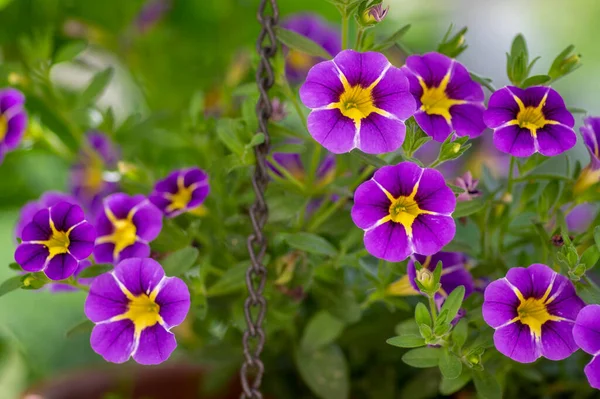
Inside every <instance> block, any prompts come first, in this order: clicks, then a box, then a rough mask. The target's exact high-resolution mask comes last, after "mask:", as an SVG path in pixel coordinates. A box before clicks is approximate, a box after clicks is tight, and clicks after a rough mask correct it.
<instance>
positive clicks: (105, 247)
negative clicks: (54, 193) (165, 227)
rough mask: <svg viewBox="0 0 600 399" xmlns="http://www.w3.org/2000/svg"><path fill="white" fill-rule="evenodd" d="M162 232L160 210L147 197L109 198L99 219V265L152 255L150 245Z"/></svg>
mask: <svg viewBox="0 0 600 399" xmlns="http://www.w3.org/2000/svg"><path fill="white" fill-rule="evenodd" d="M161 229H162V214H161V212H160V210H159V209H158V208H156V207H155V206H154V205H153V204H152V203H151V202H150V201H148V199H147V198H146V197H144V196H143V195H134V196H129V195H127V194H123V193H116V194H112V195H109V196H108V197H106V198H105V199H104V202H103V211H102V212H101V213H100V214H99V215H98V217H97V219H96V231H97V232H98V238H97V239H96V248H95V249H94V257H95V258H96V262H102V263H103V262H105V263H117V262H119V261H120V260H122V259H126V258H138V257H142V258H144V257H147V256H149V255H150V246H149V245H148V243H149V242H150V241H152V240H154V239H155V238H156V237H158V234H159V233H160V230H161Z"/></svg>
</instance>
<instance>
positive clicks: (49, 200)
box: [15, 191, 77, 239]
mask: <svg viewBox="0 0 600 399" xmlns="http://www.w3.org/2000/svg"><path fill="white" fill-rule="evenodd" d="M59 202H68V203H70V204H75V205H77V200H76V199H75V198H73V197H72V196H71V195H69V194H65V193H60V192H58V191H48V192H45V193H44V194H42V196H41V197H40V198H39V199H38V200H36V201H29V202H28V203H26V204H25V205H24V206H23V208H21V213H20V214H19V219H18V220H17V224H16V225H15V237H16V238H17V239H21V236H22V234H23V229H24V228H25V226H27V225H28V224H29V223H31V221H32V220H33V217H34V216H35V214H36V213H38V212H39V211H41V210H42V209H47V208H50V207H52V206H54V205H56V204H58V203H59Z"/></svg>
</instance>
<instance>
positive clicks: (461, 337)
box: [452, 319, 469, 348]
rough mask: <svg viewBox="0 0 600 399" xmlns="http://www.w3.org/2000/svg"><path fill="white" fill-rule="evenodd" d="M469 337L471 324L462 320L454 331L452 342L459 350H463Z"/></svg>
mask: <svg viewBox="0 0 600 399" xmlns="http://www.w3.org/2000/svg"><path fill="white" fill-rule="evenodd" d="M468 335H469V323H468V322H467V321H466V320H465V319H461V320H460V321H459V322H458V324H456V326H454V329H453V330H452V341H453V342H454V344H455V345H456V346H457V347H458V348H462V346H463V345H464V344H465V342H467V337H468Z"/></svg>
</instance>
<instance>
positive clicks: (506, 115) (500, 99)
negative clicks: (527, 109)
mask: <svg viewBox="0 0 600 399" xmlns="http://www.w3.org/2000/svg"><path fill="white" fill-rule="evenodd" d="M518 113H519V105H518V104H517V102H516V101H515V98H514V97H513V93H512V92H511V90H510V89H509V88H508V87H503V88H502V89H500V90H496V91H495V92H494V93H493V94H492V95H491V97H490V100H489V101H488V108H487V110H486V111H485V112H484V113H483V120H484V122H485V124H486V125H487V126H488V127H490V128H497V127H500V126H502V125H504V124H505V123H507V122H509V121H512V120H514V119H516V117H517V114H518Z"/></svg>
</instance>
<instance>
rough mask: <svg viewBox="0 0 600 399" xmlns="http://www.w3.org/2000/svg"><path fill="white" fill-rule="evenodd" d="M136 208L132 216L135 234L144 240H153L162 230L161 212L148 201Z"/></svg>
mask: <svg viewBox="0 0 600 399" xmlns="http://www.w3.org/2000/svg"><path fill="white" fill-rule="evenodd" d="M136 209H137V210H136V211H135V213H134V214H133V218H132V221H133V224H134V225H135V228H136V235H137V236H138V237H140V238H141V239H142V240H144V241H152V240H154V239H155V238H156V237H158V235H159V234H160V231H161V230H162V213H161V212H160V210H159V209H158V208H157V207H155V206H154V205H153V204H152V203H150V202H149V201H148V202H145V203H144V204H143V205H140V206H138V208H136Z"/></svg>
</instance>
